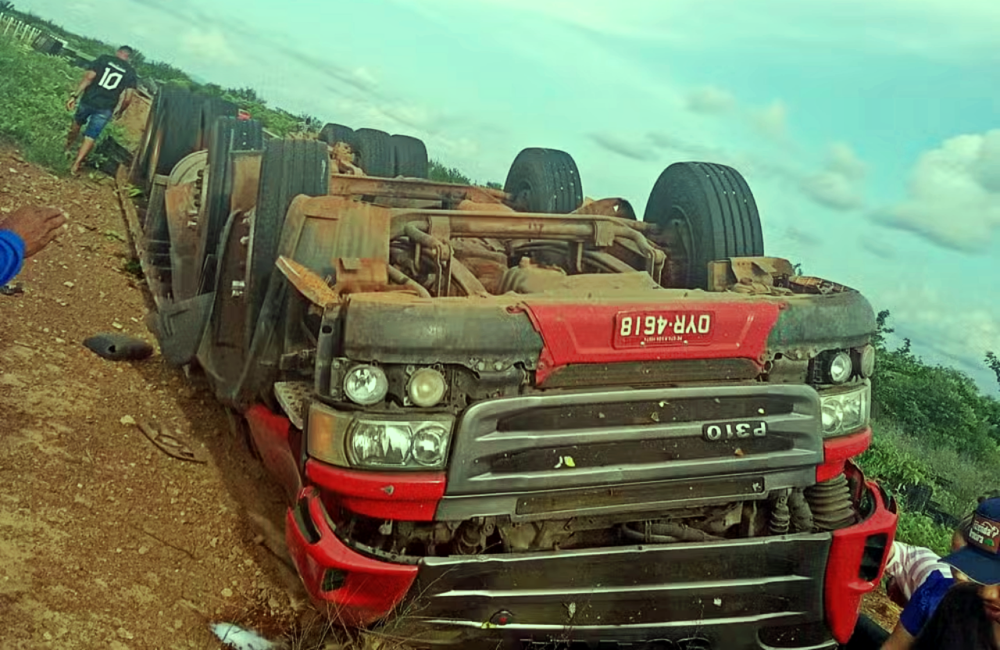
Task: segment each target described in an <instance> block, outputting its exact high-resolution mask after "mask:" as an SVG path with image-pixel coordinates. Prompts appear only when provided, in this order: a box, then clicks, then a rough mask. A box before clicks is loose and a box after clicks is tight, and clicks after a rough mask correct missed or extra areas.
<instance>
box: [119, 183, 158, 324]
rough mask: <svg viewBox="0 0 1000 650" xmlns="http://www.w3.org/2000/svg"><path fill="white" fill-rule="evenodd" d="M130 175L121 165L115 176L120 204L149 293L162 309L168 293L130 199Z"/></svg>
mask: <svg viewBox="0 0 1000 650" xmlns="http://www.w3.org/2000/svg"><path fill="white" fill-rule="evenodd" d="M128 175H129V170H128V169H127V168H126V167H125V166H124V165H119V166H118V173H117V174H116V175H115V184H116V185H117V189H118V192H117V194H118V203H119V205H121V208H122V211H123V212H124V214H125V224H126V226H127V230H128V234H129V239H130V240H131V241H130V243H131V246H132V250H133V252H134V253H135V255H136V257H138V258H139V266H140V268H142V273H143V275H144V276H145V278H146V283H147V285H148V286H149V292H150V294H151V295H152V297H153V302H154V304H155V305H156V307H157V309H161V308H162V307H163V304H164V303H165V302H166V300H167V292H166V291H165V290H164V287H163V284H162V282H161V281H160V274H159V272H158V271H157V270H156V267H155V266H154V265H153V261H152V258H151V256H150V251H149V245H148V244H147V237H146V235H145V233H144V232H143V229H142V224H141V223H140V222H139V215H138V213H137V212H136V209H135V204H133V203H132V199H131V198H129V195H128V188H129V178H128Z"/></svg>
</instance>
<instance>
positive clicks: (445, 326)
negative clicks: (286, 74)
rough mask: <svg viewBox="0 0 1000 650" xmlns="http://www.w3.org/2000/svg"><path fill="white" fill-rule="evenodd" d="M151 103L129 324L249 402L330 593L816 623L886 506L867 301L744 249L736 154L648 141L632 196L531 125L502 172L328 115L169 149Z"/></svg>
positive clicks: (635, 628) (387, 622) (746, 219)
mask: <svg viewBox="0 0 1000 650" xmlns="http://www.w3.org/2000/svg"><path fill="white" fill-rule="evenodd" d="M178 97H180V95H168V96H166V98H165V99H159V100H157V101H158V102H159V103H155V104H154V110H153V111H152V113H151V117H150V124H149V125H148V126H147V131H148V132H152V133H151V134H149V133H148V134H147V135H148V137H147V138H146V142H147V143H148V146H150V147H153V148H154V151H153V153H151V154H148V155H147V154H145V153H142V154H141V155H139V156H137V159H136V161H137V162H136V165H135V167H134V169H133V170H132V178H133V180H135V179H137V178H141V179H143V181H144V182H146V183H147V186H149V187H150V188H151V193H150V198H149V203H148V206H147V209H146V211H145V213H144V215H143V218H142V219H141V220H140V219H139V216H138V214H137V213H134V212H133V213H132V219H131V221H132V234H133V237H134V239H135V241H136V243H137V248H138V249H139V256H140V259H141V261H142V262H143V267H144V270H145V271H146V274H147V278H148V281H149V284H150V288H151V292H152V293H153V296H154V299H155V300H156V302H157V307H158V309H157V313H156V314H154V315H153V316H152V317H151V321H150V324H151V326H152V327H153V329H154V330H155V331H156V332H157V335H158V338H159V340H160V343H161V348H162V351H163V354H164V356H166V357H167V358H168V359H169V360H170V361H171V362H173V363H175V364H177V365H187V364H193V365H197V366H199V367H200V368H201V369H202V370H203V371H204V372H205V374H206V376H207V377H208V378H209V379H210V381H211V382H212V384H213V385H214V387H215V391H216V394H217V396H218V398H219V399H220V401H222V402H223V403H224V404H226V405H227V406H229V407H230V408H233V409H235V410H238V411H239V412H240V413H241V414H242V415H243V416H244V417H245V418H246V421H247V423H248V425H249V427H248V429H249V438H250V440H251V441H252V444H253V446H254V448H255V450H256V453H257V454H258V455H259V457H260V459H261V461H262V463H263V464H264V465H265V466H266V467H267V468H268V470H269V471H270V473H271V474H272V476H273V477H274V478H275V480H276V481H277V482H278V483H279V484H280V485H282V487H283V488H284V489H285V491H286V493H287V495H288V499H289V504H290V505H289V509H288V512H287V517H286V536H287V542H288V545H289V549H290V551H291V554H292V557H293V558H294V560H295V564H296V568H297V570H298V572H299V574H300V576H301V577H302V579H303V582H304V584H305V585H306V587H307V589H308V591H309V593H310V596H311V597H312V599H313V601H314V603H315V604H316V605H317V606H319V607H321V608H323V609H324V610H325V611H326V612H327V613H328V614H329V616H330V617H331V618H332V619H333V620H336V621H339V622H341V623H343V624H345V625H351V626H370V625H379V626H380V629H381V630H382V632H383V633H386V634H390V635H400V636H401V637H405V638H407V639H408V640H409V642H411V643H414V644H416V645H418V646H420V645H423V646H452V647H461V648H473V647H484V648H485V647H496V644H497V643H503V644H505V645H507V646H508V647H526V648H527V647H552V646H546V645H545V644H557V645H558V644H562V645H560V646H558V647H569V646H572V645H573V644H574V643H576V644H583V645H581V646H580V647H636V648H639V647H650V648H653V647H656V648H659V647H667V648H673V647H682V648H692V649H694V648H709V647H711V648H826V647H831V648H832V647H835V645H836V643H837V641H841V642H843V641H846V639H847V637H849V636H850V632H851V630H852V629H853V626H854V622H855V619H856V617H857V613H858V607H859V604H860V598H861V596H862V595H863V594H864V593H866V592H867V591H870V590H871V589H872V588H873V587H874V585H875V583H876V582H877V581H878V579H879V578H880V576H881V572H882V569H883V566H884V562H885V551H886V548H887V547H888V545H889V544H891V541H892V537H893V534H894V530H895V521H896V515H895V503H894V501H893V500H892V498H891V497H889V496H888V495H887V494H886V493H885V492H884V491H883V490H882V489H881V488H880V487H879V486H877V485H875V484H874V483H871V482H869V481H867V480H865V478H864V477H863V475H862V474H861V472H860V471H859V470H858V469H857V467H856V466H855V465H854V464H853V463H852V462H851V459H852V458H853V457H855V456H856V455H857V454H859V453H861V452H862V451H864V449H866V448H867V446H868V444H869V442H870V439H871V430H870V428H869V426H868V420H869V408H870V407H869V402H870V380H869V378H870V376H871V374H872V372H873V370H874V357H873V354H874V350H873V348H872V347H871V345H870V338H871V334H872V332H873V331H874V314H873V312H872V309H871V306H870V305H869V304H868V302H867V301H866V300H865V299H864V298H863V297H862V296H861V295H860V294H859V293H857V292H856V291H853V290H851V289H848V288H847V287H843V286H841V285H838V284H836V283H833V282H829V281H826V280H821V279H818V278H808V277H800V276H797V275H796V274H795V273H794V271H793V269H792V267H791V265H790V264H789V263H788V262H787V261H785V260H782V259H779V258H770V257H765V256H764V255H763V241H762V235H761V229H760V223H759V218H758V216H757V209H756V204H755V203H754V200H753V197H752V195H751V194H750V191H749V188H748V187H747V186H746V183H745V181H744V180H743V178H742V177H741V176H740V175H739V174H738V173H737V172H736V171H735V170H732V169H730V168H728V167H724V166H721V165H713V164H709V163H677V164H675V165H673V166H671V167H669V168H668V169H667V170H666V171H664V172H663V174H661V176H660V178H659V179H658V181H657V183H656V185H655V186H654V189H653V192H652V194H651V195H650V200H649V202H648V203H647V207H646V213H645V215H644V219H643V221H638V220H637V219H636V216H637V215H636V214H635V211H634V210H633V208H632V206H631V205H630V204H629V203H628V202H627V201H625V200H623V199H620V198H609V199H602V200H598V201H591V200H589V199H587V200H585V199H584V197H583V195H582V189H581V184H580V179H579V174H578V172H577V170H576V165H575V163H573V161H572V158H570V157H569V156H568V155H567V154H565V153H563V152H558V151H551V150H542V149H527V150H525V151H523V152H522V153H521V154H520V155H519V156H518V158H517V159H516V160H515V162H514V165H513V166H512V168H511V171H510V173H509V174H508V178H507V184H506V186H505V188H504V190H503V191H499V190H491V189H487V188H480V187H466V186H458V185H448V184H442V183H435V182H431V181H428V180H427V179H426V178H415V177H414V176H419V175H421V174H423V175H426V150H424V149H422V147H423V145H422V143H420V144H419V146H416V145H414V142H413V139H412V138H410V139H407V137H406V136H391V138H390V137H389V136H386V135H385V134H382V136H385V137H384V138H383V137H382V136H380V135H378V133H380V132H371V130H364V129H361V130H358V131H357V132H354V131H352V130H351V129H348V128H347V127H342V126H339V125H327V128H325V129H324V133H323V134H321V137H323V138H325V139H324V141H309V140H303V141H296V140H285V141H279V140H270V141H268V142H264V140H263V138H262V137H261V133H260V128H259V125H255V123H254V122H253V121H252V120H250V121H245V120H243V121H240V120H235V119H234V118H228V117H222V118H216V119H215V121H214V123H213V124H212V125H211V128H210V129H209V132H208V134H207V136H204V135H199V136H197V137H196V136H195V135H194V133H195V132H197V133H201V132H202V131H204V128H203V127H202V126H199V127H198V128H197V129H193V130H192V131H191V133H190V134H188V135H185V138H187V141H189V142H190V143H192V144H190V146H189V147H188V149H190V151H187V152H186V153H184V152H185V151H186V150H185V149H184V147H180V148H176V147H175V148H174V149H171V147H170V146H165V147H164V146H163V145H165V144H170V145H176V142H173V141H171V140H170V138H171V132H170V131H169V129H166V127H165V126H163V125H165V124H166V123H167V122H166V121H165V120H166V117H165V116H169V115H171V114H172V113H171V111H181V110H182V109H184V110H187V108H190V107H188V106H187V104H184V103H183V102H182V101H181V100H180V99H178ZM185 107H187V108H185ZM182 112H183V111H182ZM157 115H159V117H157ZM158 125H159V126H158ZM164 130H166V133H164ZM174 135H176V131H175V132H174ZM387 138H389V139H387ZM392 138H398V139H396V140H393V139H392ZM182 139H183V138H182ZM416 142H419V141H416ZM157 143H162V144H161V145H158V144H157ZM195 143H208V144H204V146H202V144H195ZM390 144H392V145H393V146H390ZM157 146H160V147H161V149H163V150H171V151H177V152H179V153H184V156H183V157H182V158H180V159H178V160H176V164H175V165H174V166H173V167H171V169H170V173H169V175H166V174H162V173H160V174H156V173H153V172H154V170H152V169H151V167H150V165H151V164H152V166H153V167H156V166H159V165H161V163H162V154H161V153H160V152H158V151H156V150H155V148H156V147H157ZM204 147H207V152H206V150H205V148H204ZM386 151H392V152H394V153H393V154H392V155H391V156H388V155H387V154H385V152H386ZM421 152H422V153H421ZM150 160H153V161H154V162H153V163H150V162H149V161H150ZM143 161H146V162H145V163H144V162H143ZM167 162H170V161H167ZM144 165H145V167H144ZM373 169H375V170H378V171H377V173H373V172H372V170H373ZM366 174H370V175H366ZM121 180H123V179H121ZM602 644H603V645H602ZM614 644H617V645H614ZM657 644H658V645H657Z"/></svg>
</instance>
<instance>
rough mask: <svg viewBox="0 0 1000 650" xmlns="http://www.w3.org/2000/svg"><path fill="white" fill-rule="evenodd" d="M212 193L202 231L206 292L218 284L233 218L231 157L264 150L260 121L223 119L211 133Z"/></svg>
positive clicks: (209, 165)
mask: <svg viewBox="0 0 1000 650" xmlns="http://www.w3.org/2000/svg"><path fill="white" fill-rule="evenodd" d="M209 140H210V141H209V145H208V192H207V197H206V202H207V204H206V206H205V217H204V218H205V223H204V224H203V227H202V228H200V231H201V250H202V251H204V254H205V259H206V260H208V259H209V258H211V260H210V261H209V263H208V264H204V263H203V264H202V268H203V269H204V272H205V277H203V278H202V280H201V286H202V289H205V288H207V287H211V286H213V284H214V283H215V278H214V275H215V271H216V265H215V264H214V262H215V261H217V260H216V259H215V255H216V249H217V248H218V245H219V236H220V233H221V232H222V229H223V227H224V226H225V225H226V221H227V220H228V219H229V212H230V195H231V194H232V191H233V177H232V167H231V166H230V164H229V155H230V154H231V153H232V152H234V151H260V150H262V149H263V148H264V126H263V125H262V124H261V123H260V122H259V121H257V120H239V119H237V118H235V117H220V118H218V119H217V120H215V125H214V127H213V129H212V130H211V132H210V134H209Z"/></svg>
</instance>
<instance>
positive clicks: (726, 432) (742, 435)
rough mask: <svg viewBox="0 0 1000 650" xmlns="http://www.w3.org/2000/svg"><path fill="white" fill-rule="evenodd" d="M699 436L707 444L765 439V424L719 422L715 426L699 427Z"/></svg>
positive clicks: (757, 422)
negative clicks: (706, 441)
mask: <svg viewBox="0 0 1000 650" xmlns="http://www.w3.org/2000/svg"><path fill="white" fill-rule="evenodd" d="M701 435H702V437H704V438H705V440H708V441H709V442H722V441H723V440H747V439H749V438H765V437H767V422H764V421H762V420H750V421H748V422H719V423H717V424H705V425H703V426H702V427H701Z"/></svg>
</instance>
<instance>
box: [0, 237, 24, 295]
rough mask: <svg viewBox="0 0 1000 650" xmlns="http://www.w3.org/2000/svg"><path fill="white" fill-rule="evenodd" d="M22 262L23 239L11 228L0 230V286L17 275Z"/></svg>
mask: <svg viewBox="0 0 1000 650" xmlns="http://www.w3.org/2000/svg"><path fill="white" fill-rule="evenodd" d="M23 264H24V240H23V239H21V237H20V236H19V235H18V234H17V233H15V232H14V231H13V230H0V286H3V285H5V284H7V283H8V282H10V281H11V280H13V279H14V278H15V277H17V274H18V273H20V272H21V265H23Z"/></svg>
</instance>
